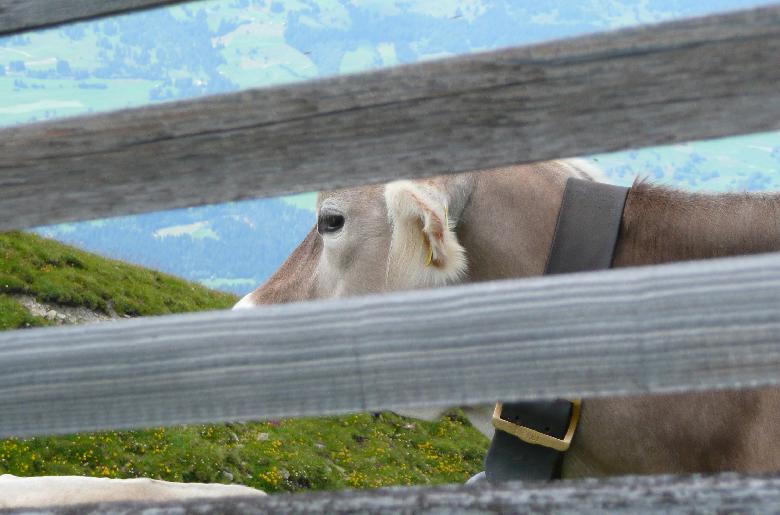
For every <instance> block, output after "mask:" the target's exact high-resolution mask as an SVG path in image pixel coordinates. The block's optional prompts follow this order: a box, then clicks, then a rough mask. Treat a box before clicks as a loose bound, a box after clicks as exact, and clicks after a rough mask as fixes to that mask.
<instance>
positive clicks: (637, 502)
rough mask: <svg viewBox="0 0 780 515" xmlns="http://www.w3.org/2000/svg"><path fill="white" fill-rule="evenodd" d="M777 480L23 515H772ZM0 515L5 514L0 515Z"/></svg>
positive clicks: (323, 497)
mask: <svg viewBox="0 0 780 515" xmlns="http://www.w3.org/2000/svg"><path fill="white" fill-rule="evenodd" d="M778 506H780V477H779V476H778V475H777V474H774V475H767V476H739V475H735V474H721V475H717V476H711V477H702V476H690V477H678V476H655V477H653V476H645V477H631V476H629V477H621V478H613V479H601V480H597V479H589V480H579V481H557V482H553V483H540V482H528V483H519V482H517V483H505V484H502V485H498V486H490V485H479V486H477V485H475V486H463V485H452V486H439V487H434V488H425V487H412V488H409V487H407V488H382V489H377V490H346V491H341V492H314V493H306V494H294V495H290V494H285V495H273V496H268V497H259V498H258V497H253V498H240V497H239V498H225V499H199V500H194V501H184V502H169V503H150V502H148V501H144V500H138V501H137V502H132V503H128V502H125V503H105V504H96V505H83V506H78V507H73V508H57V507H54V508H42V509H37V510H24V513H25V515H71V514H79V515H85V514H86V515H98V514H103V513H105V514H108V513H111V514H114V513H122V514H124V515H132V514H148V513H154V514H159V515H168V514H170V515H174V514H175V515H182V514H188V513H193V514H202V513H230V514H233V513H235V514H243V513H276V514H290V513H311V514H316V513H326V514H347V513H372V514H377V515H381V514H388V515H389V514H396V513H429V514H436V515H439V514H441V513H469V514H475V515H476V514H492V513H497V514H502V515H504V514H511V513H555V514H562V515H565V514H577V515H580V514H584V513H594V514H599V515H601V514H603V513H615V514H625V515H638V514H659V515H667V514H669V513H755V514H764V513H776V512H777V508H778ZM0 513H2V510H0Z"/></svg>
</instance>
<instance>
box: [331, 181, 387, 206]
mask: <svg viewBox="0 0 780 515" xmlns="http://www.w3.org/2000/svg"><path fill="white" fill-rule="evenodd" d="M383 191H384V185H372V186H359V187H356V188H345V189H342V190H334V191H323V192H320V194H319V195H318V196H317V210H318V211H319V210H320V208H321V207H322V206H323V205H324V206H330V207H334V208H336V209H340V210H345V211H361V210H363V209H365V208H369V207H376V205H377V204H380V203H382V202H383Z"/></svg>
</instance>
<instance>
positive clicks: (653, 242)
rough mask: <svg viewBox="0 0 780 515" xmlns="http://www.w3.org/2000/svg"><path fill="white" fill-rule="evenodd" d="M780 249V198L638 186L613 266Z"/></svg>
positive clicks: (629, 204) (625, 217)
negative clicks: (712, 193) (689, 191)
mask: <svg viewBox="0 0 780 515" xmlns="http://www.w3.org/2000/svg"><path fill="white" fill-rule="evenodd" d="M773 250H780V195H777V194H756V193H753V194H749V193H728V194H721V195H711V194H701V193H687V192H682V191H676V190H670V189H667V188H662V187H658V186H652V185H647V184H642V183H640V184H638V185H635V186H634V187H633V188H632V189H631V191H630V193H629V195H628V199H627V201H626V207H625V210H624V212H623V223H622V226H621V230H620V237H619V240H618V245H617V248H616V250H615V266H635V265H647V264H654V263H666V262H672V261H686V260H692V259H707V258H712V257H719V256H731V255H737V254H755V253H759V252H770V251H773Z"/></svg>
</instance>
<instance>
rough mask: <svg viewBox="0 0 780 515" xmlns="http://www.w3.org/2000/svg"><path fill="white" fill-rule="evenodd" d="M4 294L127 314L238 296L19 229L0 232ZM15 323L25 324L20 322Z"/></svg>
mask: <svg viewBox="0 0 780 515" xmlns="http://www.w3.org/2000/svg"><path fill="white" fill-rule="evenodd" d="M3 294H6V295H7V294H27V295H31V296H33V297H35V298H36V299H37V300H39V301H40V302H47V303H55V304H63V305H66V306H84V307H87V308H89V309H92V310H94V311H100V312H103V313H107V314H110V313H111V311H112V310H113V311H115V312H116V313H117V314H119V315H129V316H142V315H144V316H148V315H163V314H167V313H183V312H188V311H203V310H208V309H225V308H229V307H230V306H232V305H233V304H234V303H235V302H236V300H237V297H235V296H234V295H231V294H229V293H220V292H215V291H213V290H209V289H208V288H205V287H203V286H199V285H197V284H194V283H191V282H188V281H185V280H183V279H178V278H176V277H173V276H171V275H167V274H164V273H161V272H157V271H154V270H150V269H148V268H142V267H139V266H133V265H129V264H127V263H123V262H121V261H116V260H111V259H106V258H103V257H100V256H97V255H95V254H91V253H89V252H84V251H81V250H79V249H76V248H75V247H70V246H67V245H63V244H61V243H58V242H56V241H53V240H48V239H45V238H41V237H40V236H36V235H34V234H27V233H20V232H13V233H6V234H0V295H3ZM13 327H14V326H11V327H9V328H13ZM15 327H23V322H22V323H21V325H17V326H15Z"/></svg>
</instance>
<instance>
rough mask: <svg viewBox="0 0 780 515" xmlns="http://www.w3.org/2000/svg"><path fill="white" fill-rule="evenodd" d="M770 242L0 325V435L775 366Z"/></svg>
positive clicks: (776, 275) (775, 261)
mask: <svg viewBox="0 0 780 515" xmlns="http://www.w3.org/2000/svg"><path fill="white" fill-rule="evenodd" d="M778 306H780V255H778V254H768V255H763V256H758V257H744V258H729V259H720V260H712V261H707V262H702V263H684V264H675V265H664V266H658V267H648V268H636V269H621V270H611V271H606V272H598V273H590V274H575V275H569V276H551V277H544V278H534V279H526V280H513V281H506V282H494V283H481V284H473V285H467V286H460V287H453V288H445V289H435V290H429V291H421V292H407V293H395V294H390V295H386V296H379V297H363V298H350V299H345V300H337V301H320V302H313V303H301V304H290V305H280V306H269V307H266V308H263V309H258V310H246V311H241V312H211V313H202V314H188V315H175V316H166V317H154V318H147V319H143V320H132V321H125V322H116V323H105V324H97V325H92V326H81V327H62V328H45V329H35V330H25V331H13V332H8V333H2V334H0V413H2V417H0V436H8V435H33V434H50V433H62V432H72V431H83V430H92V429H105V428H123V427H138V426H155V425H166V424H175V423H184V422H205V421H211V422H217V421H224V420H236V419H258V418H266V417H279V416H299V415H321V414H328V413H340V412H350V411H366V410H380V409H386V408H393V407H401V406H407V407H411V406H423V405H445V406H446V405H459V404H476V403H485V402H488V403H489V402H492V401H495V400H496V399H505V400H508V399H515V398H539V397H557V396H577V395H581V396H596V395H609V394H621V393H645V392H670V391H680V390H698V389H703V388H723V387H735V386H744V385H772V384H778V382H780V374H778V370H780V310H778Z"/></svg>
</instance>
